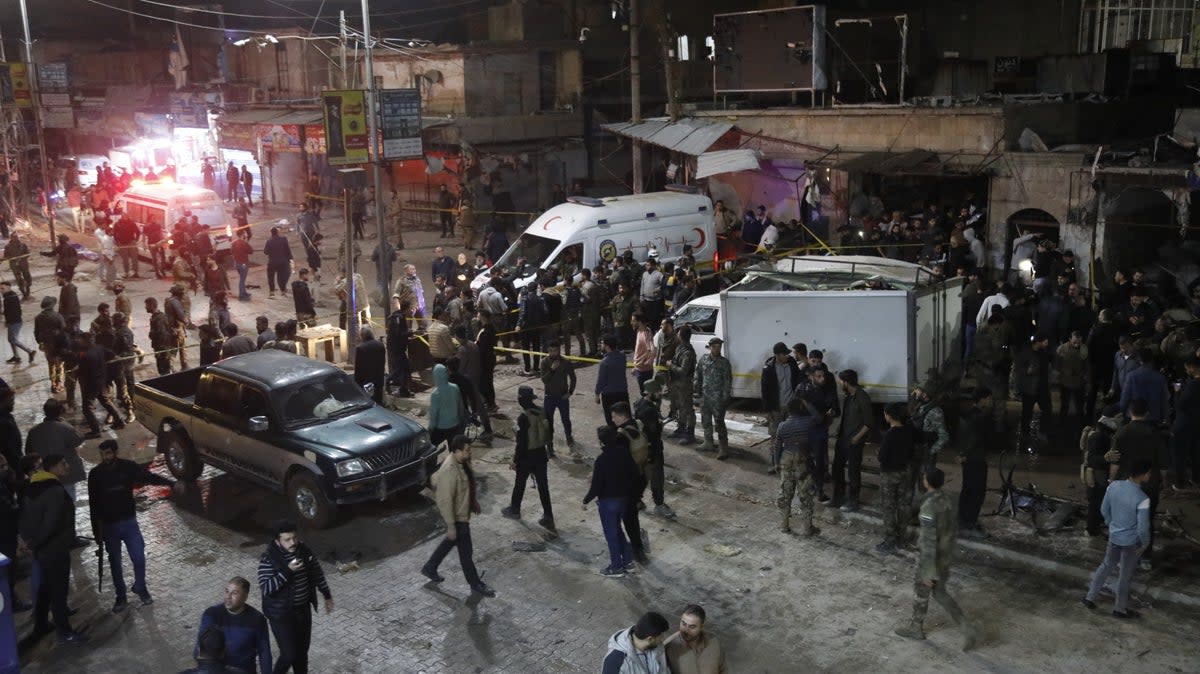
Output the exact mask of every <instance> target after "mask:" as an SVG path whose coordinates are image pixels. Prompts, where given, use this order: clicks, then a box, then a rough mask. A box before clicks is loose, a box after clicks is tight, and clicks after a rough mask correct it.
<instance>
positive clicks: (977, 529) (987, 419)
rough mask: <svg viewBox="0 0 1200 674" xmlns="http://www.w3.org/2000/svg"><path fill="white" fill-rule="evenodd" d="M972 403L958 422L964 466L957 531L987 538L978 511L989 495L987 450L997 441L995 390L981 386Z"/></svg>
mask: <svg viewBox="0 0 1200 674" xmlns="http://www.w3.org/2000/svg"><path fill="white" fill-rule="evenodd" d="M970 402H971V404H970V405H968V406H966V407H965V408H964V409H963V410H962V416H961V417H960V419H959V422H958V428H959V431H960V433H961V438H962V441H961V443H960V446H959V449H958V463H959V464H960V465H962V490H961V491H959V493H958V528H959V533H960V534H961V535H965V536H969V537H972V538H986V537H987V533H986V532H985V531H984V530H983V527H981V526H980V525H979V511H980V509H981V508H983V499H984V497H985V496H987V450H988V446H989V445H991V444H992V442H994V440H993V438H995V437H996V436H995V429H994V428H993V426H992V421H993V419H992V415H991V409H992V391H991V389H988V388H986V387H983V386H980V387H978V388H976V389H975V390H974V391H972V392H971V394H970Z"/></svg>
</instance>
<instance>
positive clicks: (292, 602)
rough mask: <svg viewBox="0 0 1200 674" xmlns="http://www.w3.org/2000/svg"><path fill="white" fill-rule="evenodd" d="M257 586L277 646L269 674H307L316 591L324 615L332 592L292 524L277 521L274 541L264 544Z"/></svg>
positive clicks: (314, 559)
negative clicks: (323, 608) (277, 652)
mask: <svg viewBox="0 0 1200 674" xmlns="http://www.w3.org/2000/svg"><path fill="white" fill-rule="evenodd" d="M258 587H259V590H261V591H262V606H263V613H264V614H265V615H266V616H267V620H268V621H270V624H271V632H273V633H274V634H275V643H276V644H277V645H278V646H279V659H278V660H276V661H275V668H274V670H272V671H273V674H284V673H285V672H287V671H288V670H291V671H293V672H295V674H307V672H308V646H309V643H310V641H311V640H312V612H313V609H316V607H317V592H320V593H321V595H322V596H324V597H325V612H326V613H329V612H331V611H333V593H331V592H330V591H329V585H328V584H327V583H326V582H325V572H324V570H322V569H321V562H319V561H317V557H316V555H314V554H313V552H312V550H310V549H309V548H308V546H307V545H305V544H304V543H301V542H300V540H299V538H297V536H296V525H295V524H292V523H291V522H280V523H279V525H278V526H276V527H275V539H274V540H273V541H271V542H270V543H268V544H267V549H266V551H265V552H263V554H262V557H261V558H260V559H259V561H258Z"/></svg>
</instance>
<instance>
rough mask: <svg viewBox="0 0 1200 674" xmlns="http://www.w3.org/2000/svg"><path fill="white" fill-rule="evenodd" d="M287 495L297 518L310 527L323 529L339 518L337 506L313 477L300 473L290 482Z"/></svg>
mask: <svg viewBox="0 0 1200 674" xmlns="http://www.w3.org/2000/svg"><path fill="white" fill-rule="evenodd" d="M287 494H288V500H289V501H290V502H291V506H292V510H293V511H294V512H295V513H296V517H298V518H299V519H300V521H302V522H304V523H306V524H308V525H309V526H312V527H314V528H316V529H323V528H325V527H327V526H329V525H330V524H333V520H334V518H336V517H337V504H336V503H334V502H333V501H330V500H329V497H327V496H325V491H324V490H323V489H321V486H320V485H318V484H317V481H316V480H315V479H313V477H312V476H311V475H308V474H305V473H300V474H299V475H297V476H295V477H293V478H292V479H291V480H289V481H288V489H287Z"/></svg>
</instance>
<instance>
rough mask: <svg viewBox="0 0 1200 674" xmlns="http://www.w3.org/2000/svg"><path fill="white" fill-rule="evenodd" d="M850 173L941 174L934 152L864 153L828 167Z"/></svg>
mask: <svg viewBox="0 0 1200 674" xmlns="http://www.w3.org/2000/svg"><path fill="white" fill-rule="evenodd" d="M829 168H834V169H837V170H839V171H846V172H850V173H877V174H880V175H901V174H905V173H943V172H944V171H943V167H942V162H940V161H938V155H937V153H936V152H931V151H929V150H909V151H907V152H864V153H862V154H860V155H858V156H857V157H854V158H852V159H838V160H836V161H835V162H834V163H832V164H830V165H829Z"/></svg>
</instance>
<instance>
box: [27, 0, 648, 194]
mask: <svg viewBox="0 0 1200 674" xmlns="http://www.w3.org/2000/svg"><path fill="white" fill-rule="evenodd" d="M23 1H24V0H22V2H23ZM639 11H640V10H639V8H638V0H629V99H630V100H629V105H630V115H629V121H631V122H633V123H634V124H641V123H642V58H641V47H640V45H639V44H638V39H639V37H638V33H639V27H640V26H639V24H640V20H639V19H638V12H639ZM643 184H644V181H643V178H642V141H640V140H638V139H637V138H636V137H635V138H634V139H633V193H634V194H641V193H642V185H643Z"/></svg>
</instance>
